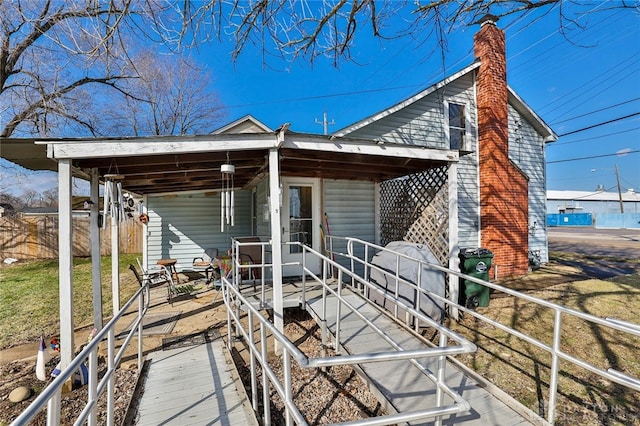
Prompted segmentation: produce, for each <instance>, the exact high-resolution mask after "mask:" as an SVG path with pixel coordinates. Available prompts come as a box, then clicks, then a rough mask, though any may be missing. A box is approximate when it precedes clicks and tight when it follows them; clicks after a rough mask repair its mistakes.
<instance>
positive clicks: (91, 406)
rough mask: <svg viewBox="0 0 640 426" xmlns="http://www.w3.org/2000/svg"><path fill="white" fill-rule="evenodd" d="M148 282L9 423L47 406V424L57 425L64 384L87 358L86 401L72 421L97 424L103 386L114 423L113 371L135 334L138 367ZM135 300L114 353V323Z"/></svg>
mask: <svg viewBox="0 0 640 426" xmlns="http://www.w3.org/2000/svg"><path fill="white" fill-rule="evenodd" d="M149 295H150V290H149V282H148V281H145V282H144V284H143V285H142V286H141V287H140V289H138V291H137V292H136V293H135V294H134V295H133V296H132V297H131V299H129V301H127V303H125V304H124V306H123V307H122V309H120V311H119V312H118V313H117V314H116V315H115V316H114V317H113V318H112V319H111V320H110V321H109V322H108V323H107V324H106V325H105V326H104V327H103V328H102V329H101V330H100V331H98V333H97V334H96V335H95V336H94V337H93V339H91V341H90V342H89V343H87V345H86V346H85V348H84V349H83V350H82V351H81V352H80V353H79V354H78V355H77V356H76V357H75V358H74V359H73V360H72V361H71V363H69V365H68V366H67V367H66V368H64V370H62V371H61V372H60V374H59V375H58V376H57V377H56V378H55V379H53V381H52V382H51V383H50V384H49V385H48V386H47V387H46V388H45V389H44V390H43V391H42V393H41V394H40V395H38V397H37V398H36V399H35V400H34V401H33V402H32V403H31V404H30V405H29V406H28V407H27V408H26V409H25V410H24V411H23V412H22V413H21V414H20V415H19V416H18V417H16V418H15V419H14V420H13V422H11V425H12V426H14V425H15V426H18V425H24V424H27V423H28V422H29V421H30V420H32V419H33V417H34V416H36V415H37V414H38V413H39V412H40V410H41V409H42V408H43V407H44V406H45V404H46V405H47V425H49V426H54V425H58V424H60V401H61V391H62V387H63V386H64V384H65V383H66V382H67V380H69V379H70V378H71V377H72V375H73V374H74V373H75V372H76V370H78V369H79V368H80V366H81V364H83V363H84V362H85V360H87V359H88V360H89V366H88V371H89V381H88V383H87V404H86V405H85V407H84V409H83V410H82V412H81V413H80V414H79V416H78V418H77V419H76V421H75V422H74V425H81V424H83V423H84V422H85V421H86V422H87V423H88V424H89V425H90V426H93V425H96V424H97V413H98V411H97V410H98V406H97V402H98V398H99V397H100V395H102V393H103V392H104V391H105V388H106V389H107V392H108V393H107V424H108V425H113V424H114V408H115V407H114V405H115V404H114V401H115V400H114V391H115V387H114V372H115V370H116V369H117V367H118V365H119V364H120V361H121V359H122V356H123V355H124V352H125V350H126V348H127V346H128V345H129V343H130V341H131V339H132V338H133V335H134V334H136V333H137V335H138V374H139V373H140V371H141V369H142V319H143V318H144V315H145V314H146V313H147V310H148V309H149V300H150V297H149ZM136 300H138V317H137V318H136V321H135V322H134V323H133V325H132V326H131V330H130V331H129V333H128V334H127V337H126V339H125V340H124V342H123V343H122V345H121V347H120V350H119V351H118V353H117V354H114V348H115V333H114V330H115V326H116V324H117V323H118V321H119V320H120V319H121V318H122V317H123V316H124V315H125V313H126V311H127V309H129V307H131V305H133V303H134V301H136ZM105 337H106V338H107V371H106V372H105V374H104V376H103V377H102V379H101V380H100V381H98V373H97V371H98V349H99V346H100V344H101V343H102V340H103V339H104V338H105Z"/></svg>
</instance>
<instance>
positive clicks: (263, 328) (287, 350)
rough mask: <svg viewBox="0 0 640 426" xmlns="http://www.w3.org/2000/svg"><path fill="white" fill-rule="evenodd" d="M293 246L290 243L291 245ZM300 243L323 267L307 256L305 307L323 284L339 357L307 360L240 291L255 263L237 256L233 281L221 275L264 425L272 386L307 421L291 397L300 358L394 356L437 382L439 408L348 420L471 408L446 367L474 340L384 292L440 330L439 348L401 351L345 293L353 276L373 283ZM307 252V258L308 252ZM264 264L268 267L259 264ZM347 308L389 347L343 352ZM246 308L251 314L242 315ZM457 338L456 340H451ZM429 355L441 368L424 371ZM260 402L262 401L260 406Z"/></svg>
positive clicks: (345, 360) (319, 362) (326, 361)
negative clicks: (278, 366)
mask: <svg viewBox="0 0 640 426" xmlns="http://www.w3.org/2000/svg"><path fill="white" fill-rule="evenodd" d="M289 244H291V243H289ZM299 245H300V251H301V252H303V254H304V255H303V256H302V259H308V258H313V259H314V261H316V260H317V261H318V262H321V264H322V267H321V268H320V269H321V271H322V273H321V274H319V275H317V274H315V273H314V272H313V270H312V269H311V268H308V267H307V265H306V264H305V261H304V260H303V264H302V265H301V267H302V271H303V274H302V281H303V283H302V294H301V300H302V306H305V301H306V297H307V288H308V287H311V286H314V287H318V286H319V287H320V288H321V298H322V304H323V306H324V307H325V308H326V302H327V299H328V298H331V299H333V300H335V301H337V315H336V317H335V324H336V325H335V331H334V332H333V338H334V344H335V347H334V350H335V352H336V353H337V354H339V356H322V357H316V358H309V357H307V356H306V355H305V354H304V353H302V352H301V351H300V350H299V349H298V348H297V347H296V346H295V345H294V344H293V343H292V342H291V341H290V340H289V339H288V338H287V336H285V335H284V334H283V333H281V332H280V331H279V330H278V329H277V328H276V327H275V325H274V324H272V323H271V321H269V320H268V319H267V318H265V317H264V315H262V314H261V312H260V310H259V309H258V308H257V307H255V306H253V305H252V303H251V302H250V301H249V300H247V299H246V298H245V296H244V295H243V292H242V289H241V285H242V283H241V280H240V279H239V278H240V277H241V276H242V273H241V271H242V270H243V268H249V267H254V268H255V267H256V265H252V266H249V265H243V264H242V263H241V262H240V261H239V259H238V258H236V259H235V262H234V266H233V267H234V270H235V273H234V274H233V278H234V279H233V280H229V279H228V278H226V277H225V278H223V280H222V283H223V289H222V291H223V296H224V301H225V304H226V306H227V308H228V309H227V315H228V316H227V328H228V333H229V334H228V335H229V349H231V344H232V336H236V337H241V338H243V339H244V341H245V343H246V344H247V345H248V347H249V351H250V365H249V369H250V375H251V401H252V405H253V407H254V410H256V411H257V410H258V407H259V406H260V405H262V406H263V407H264V412H263V421H264V424H265V425H269V424H271V418H270V412H269V410H270V409H269V387H270V386H272V387H273V389H275V390H276V392H277V393H278V394H279V396H280V398H281V399H282V401H283V403H284V405H285V412H286V414H285V418H286V421H287V424H291V423H292V422H295V423H296V424H306V421H305V419H304V417H303V415H302V414H301V412H300V410H299V409H298V407H296V405H295V402H294V400H293V396H292V390H291V363H292V362H296V363H297V364H298V365H299V366H300V367H301V368H324V367H328V366H333V365H352V366H356V365H360V364H366V363H376V362H383V361H394V360H410V362H411V363H413V364H414V365H415V366H416V367H417V368H421V369H423V370H425V371H424V374H425V376H426V377H427V378H428V379H429V381H430V382H431V383H432V384H435V386H436V393H437V395H436V399H437V403H436V406H435V407H426V408H421V409H415V410H411V411H405V412H401V413H395V414H390V415H385V416H378V417H375V418H369V419H362V420H359V421H355V422H350V423H349V424H358V425H370V424H371V425H372V424H376V425H384V424H396V423H398V422H409V421H415V420H424V419H435V421H436V423H437V424H439V423H440V422H441V418H442V416H446V415H451V414H455V413H461V412H465V411H468V410H469V408H470V405H469V403H468V402H467V401H465V400H464V399H463V398H462V397H461V396H460V395H459V394H458V393H457V392H456V391H455V390H454V389H452V388H451V387H450V386H448V385H447V384H446V383H445V369H446V362H445V361H446V357H447V356H451V355H455V354H462V353H469V352H474V351H475V350H476V347H475V345H474V344H473V343H471V342H469V341H468V340H467V339H465V338H464V337H462V336H460V335H459V334H457V333H455V332H453V331H451V330H449V329H447V328H446V327H444V326H443V325H441V324H440V323H438V322H437V321H434V320H433V319H431V318H430V317H428V316H426V315H424V314H423V313H421V312H420V311H418V310H415V309H414V308H413V307H412V306H408V305H406V304H403V302H402V301H400V300H396V299H394V298H393V297H392V296H391V295H388V294H386V295H385V294H383V293H381V296H382V297H387V298H389V299H391V300H393V301H394V302H395V303H399V304H400V305H401V307H402V308H403V309H405V310H407V311H408V312H411V314H412V315H414V316H415V317H416V318H418V319H419V321H421V322H422V323H423V324H428V325H429V326H430V327H433V328H434V329H435V330H438V332H439V336H440V341H439V344H438V346H436V347H424V348H421V349H414V350H402V348H401V347H400V346H399V345H397V343H396V342H394V341H393V340H392V339H389V337H388V336H387V334H386V333H385V331H384V330H382V329H380V328H379V327H378V326H377V325H376V324H374V323H373V322H372V321H370V320H369V319H368V318H367V317H366V316H364V315H362V314H361V313H360V312H359V311H358V309H357V307H356V306H354V305H353V304H352V303H351V301H350V300H349V299H348V298H347V297H345V294H344V293H345V290H346V289H347V288H350V287H351V285H350V284H349V283H348V281H350V280H354V281H357V282H358V283H359V284H360V285H362V286H369V287H370V289H371V291H378V290H377V289H375V287H374V286H372V285H371V284H370V283H368V282H367V281H365V280H364V279H363V278H362V277H360V276H358V275H357V274H355V273H353V272H352V271H350V270H348V269H347V268H345V267H343V266H342V265H340V264H339V263H337V262H335V261H332V260H331V259H330V258H328V257H326V256H323V255H322V254H320V253H318V252H316V251H314V250H312V249H310V248H309V247H307V246H304V245H303V244H299ZM306 255H309V256H306ZM261 266H265V265H261ZM329 271H334V272H335V274H336V276H335V278H334V277H332V276H331V274H330V273H329ZM261 294H262V295H263V297H264V294H265V291H264V285H263V288H262V289H261ZM260 306H267V301H266V299H263V300H262V302H261V303H260ZM343 310H349V311H350V312H352V313H353V314H354V315H357V316H359V318H360V319H361V320H362V321H363V322H364V323H365V324H366V325H367V327H370V328H371V330H373V332H374V333H375V334H376V335H377V336H380V338H382V339H387V341H388V343H389V344H390V346H391V347H392V349H391V350H389V351H384V352H376V353H360V354H348V353H344V352H342V351H341V348H342V341H341V335H340V321H341V318H342V316H341V312H342V311H343ZM244 312H246V316H247V318H246V319H245V317H244ZM326 315H327V314H326V309H324V312H323V314H322V316H323V319H322V320H321V322H322V323H324V325H323V326H322V327H321V328H322V342H323V343H324V345H327V344H328V342H329V340H330V337H329V331H328V330H327V327H326V319H327V316H326ZM268 334H270V335H271V336H273V339H275V341H276V342H277V344H276V345H277V346H279V347H280V348H281V351H282V366H283V371H284V373H283V378H282V380H280V379H279V378H278V377H277V375H276V373H275V372H274V369H273V368H272V367H271V366H270V365H269V362H268V356H267V335H268ZM451 342H453V343H451ZM425 358H435V359H437V369H436V371H435V372H433V373H432V372H431V371H428V370H426V369H425V368H424V367H423V366H422V365H420V363H419V360H420V359H425ZM258 365H260V366H261V369H262V375H261V377H260V379H261V381H262V386H261V387H262V389H263V394H262V401H261V400H260V397H259V396H258V375H257V366H258ZM445 394H446V395H448V396H449V397H450V398H451V399H452V400H453V403H450V404H445V403H443V401H444V395H445ZM260 402H262V404H260Z"/></svg>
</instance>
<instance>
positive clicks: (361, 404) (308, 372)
mask: <svg viewBox="0 0 640 426" xmlns="http://www.w3.org/2000/svg"><path fill="white" fill-rule="evenodd" d="M284 333H285V335H286V336H287V337H288V338H289V340H291V341H293V342H294V343H295V344H296V346H297V347H298V348H299V349H300V350H301V351H302V352H303V353H305V354H306V355H307V356H308V357H320V356H323V354H322V349H321V337H320V328H319V327H318V325H317V324H316V322H315V320H314V319H313V318H311V317H310V316H309V314H308V313H307V312H305V311H303V310H301V309H287V311H286V315H285V325H284ZM247 353H248V351H247V349H246V347H245V346H244V345H243V344H242V343H236V345H235V350H234V352H233V358H234V361H235V363H236V366H237V367H238V370H239V373H240V377H241V379H242V382H243V383H244V385H245V388H246V390H247V394H249V395H251V376H250V370H249V368H248V361H247V356H246V354H247ZM331 355H333V351H332V350H331V349H329V348H328V349H327V353H326V354H325V355H324V356H331ZM269 365H270V366H271V368H272V369H273V370H274V371H275V373H276V374H277V376H278V377H279V379H280V380H281V381H282V380H283V373H282V362H281V359H280V358H279V357H275V356H271V357H270V358H269ZM291 371H292V395H293V397H294V402H295V404H296V406H297V407H299V409H300V412H301V413H302V415H303V416H304V418H305V419H306V421H307V422H308V424H310V425H324V424H333V423H339V422H346V421H351V420H359V419H366V418H369V417H374V416H379V415H381V413H382V411H381V407H380V404H379V402H378V400H377V399H376V397H375V396H374V395H373V394H372V393H371V392H369V390H368V385H367V384H366V383H365V382H364V381H363V380H362V379H361V378H360V376H358V375H357V374H356V372H355V371H354V370H353V368H351V367H349V366H334V367H330V368H327V369H326V370H325V371H321V370H320V369H307V368H305V369H303V368H300V367H299V366H298V364H297V363H295V362H293V363H292V368H291ZM260 374H262V370H261V369H260V368H258V377H259V376H260ZM258 394H259V395H261V394H262V388H260V389H259V390H258ZM269 395H270V398H269V399H270V404H271V405H270V409H271V422H272V424H278V425H280V424H285V417H284V404H283V402H282V400H281V399H280V397H279V396H278V394H277V393H276V392H275V391H274V390H273V389H271V391H270V393H269ZM259 412H260V413H262V412H263V407H260V408H259Z"/></svg>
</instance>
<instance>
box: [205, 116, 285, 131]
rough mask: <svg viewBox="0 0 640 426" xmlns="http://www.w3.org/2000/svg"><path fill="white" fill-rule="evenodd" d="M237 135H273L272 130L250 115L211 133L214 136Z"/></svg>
mask: <svg viewBox="0 0 640 426" xmlns="http://www.w3.org/2000/svg"><path fill="white" fill-rule="evenodd" d="M239 133H273V130H271V129H270V128H269V127H268V126H267V125H266V124H264V123H262V122H260V121H259V120H257V119H256V118H255V117H253V116H252V115H245V116H244V117H242V118H239V119H238V120H235V121H232V122H231V123H229V124H227V125H225V126H222V127H220V128H219V129H217V130H215V131H214V132H213V134H214V135H219V134H239Z"/></svg>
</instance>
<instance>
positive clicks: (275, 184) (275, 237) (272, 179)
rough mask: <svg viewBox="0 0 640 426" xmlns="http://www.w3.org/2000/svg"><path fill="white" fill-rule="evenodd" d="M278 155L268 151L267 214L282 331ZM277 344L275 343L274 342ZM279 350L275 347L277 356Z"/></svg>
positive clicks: (276, 317)
mask: <svg viewBox="0 0 640 426" xmlns="http://www.w3.org/2000/svg"><path fill="white" fill-rule="evenodd" d="M280 208H281V206H280V155H279V152H278V149H277V148H272V149H270V150H269V213H270V214H271V250H272V253H271V256H272V260H271V261H272V263H273V318H274V323H275V326H276V329H278V330H279V331H280V332H283V331H284V308H283V301H282V224H281V221H280ZM276 343H277V342H276ZM280 351H281V348H280V347H279V345H276V346H275V352H276V353H277V354H279V353H280Z"/></svg>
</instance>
